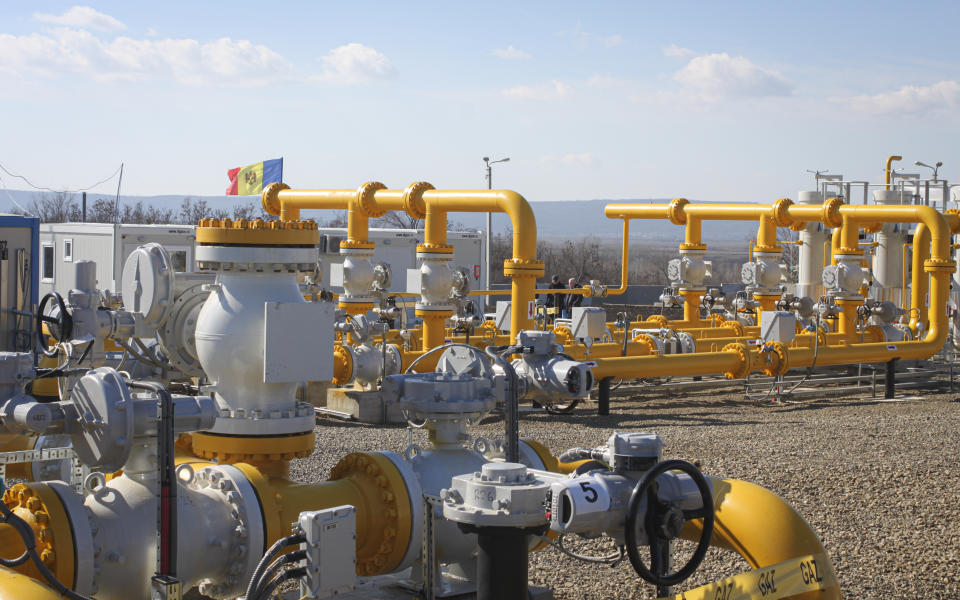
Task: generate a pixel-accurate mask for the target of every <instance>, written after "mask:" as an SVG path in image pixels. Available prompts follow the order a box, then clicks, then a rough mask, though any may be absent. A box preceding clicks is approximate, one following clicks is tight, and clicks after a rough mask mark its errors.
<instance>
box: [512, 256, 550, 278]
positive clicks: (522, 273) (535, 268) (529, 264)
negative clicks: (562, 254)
mask: <svg viewBox="0 0 960 600" xmlns="http://www.w3.org/2000/svg"><path fill="white" fill-rule="evenodd" d="M545 272H546V271H545V269H544V263H543V261H542V260H524V259H520V258H508V259H506V260H505V261H503V274H504V275H506V276H507V277H543V274H544V273H545Z"/></svg>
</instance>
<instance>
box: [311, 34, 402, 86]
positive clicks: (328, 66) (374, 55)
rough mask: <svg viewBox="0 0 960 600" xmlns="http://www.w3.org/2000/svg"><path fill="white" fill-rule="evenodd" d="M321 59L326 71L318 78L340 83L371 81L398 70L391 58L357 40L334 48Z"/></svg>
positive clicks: (350, 83)
mask: <svg viewBox="0 0 960 600" xmlns="http://www.w3.org/2000/svg"><path fill="white" fill-rule="evenodd" d="M321 61H322V62H323V64H324V72H323V74H321V75H320V76H318V77H317V79H318V80H319V81H323V82H326V83H333V84H338V85H354V84H358V83H369V82H371V81H375V80H377V79H384V78H386V77H389V76H391V75H393V74H394V73H395V72H396V69H395V68H394V66H393V63H391V62H390V59H389V58H387V57H386V56H384V55H383V54H381V53H380V52H377V51H376V50H374V49H373V48H370V47H368V46H364V45H363V44H359V43H357V42H351V43H349V44H346V45H343V46H339V47H337V48H334V49H333V50H331V51H330V52H329V53H328V54H327V55H326V56H324V57H322V58H321Z"/></svg>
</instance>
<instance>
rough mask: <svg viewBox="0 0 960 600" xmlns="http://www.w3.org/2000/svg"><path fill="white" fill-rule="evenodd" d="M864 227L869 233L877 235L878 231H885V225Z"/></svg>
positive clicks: (870, 224) (876, 224) (875, 224)
mask: <svg viewBox="0 0 960 600" xmlns="http://www.w3.org/2000/svg"><path fill="white" fill-rule="evenodd" d="M862 227H863V230H864V231H866V232H867V233H877V232H878V231H880V230H881V229H883V223H868V224H866V225H863V226H862Z"/></svg>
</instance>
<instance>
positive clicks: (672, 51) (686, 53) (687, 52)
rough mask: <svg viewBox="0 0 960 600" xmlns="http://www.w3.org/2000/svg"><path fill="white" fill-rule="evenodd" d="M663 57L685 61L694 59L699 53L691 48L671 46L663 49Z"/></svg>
mask: <svg viewBox="0 0 960 600" xmlns="http://www.w3.org/2000/svg"><path fill="white" fill-rule="evenodd" d="M663 55H664V56H669V57H670V58H682V59H684V60H686V59H688V58H693V57H694V56H696V55H697V53H696V52H695V51H693V50H691V49H690V48H681V47H680V46H678V45H676V44H670V45H669V46H665V47H664V48H663Z"/></svg>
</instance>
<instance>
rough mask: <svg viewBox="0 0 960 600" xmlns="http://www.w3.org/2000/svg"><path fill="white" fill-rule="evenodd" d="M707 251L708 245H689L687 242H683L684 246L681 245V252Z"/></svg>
mask: <svg viewBox="0 0 960 600" xmlns="http://www.w3.org/2000/svg"><path fill="white" fill-rule="evenodd" d="M706 249H707V245H706V244H688V243H687V242H683V243H682V244H680V250H706Z"/></svg>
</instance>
